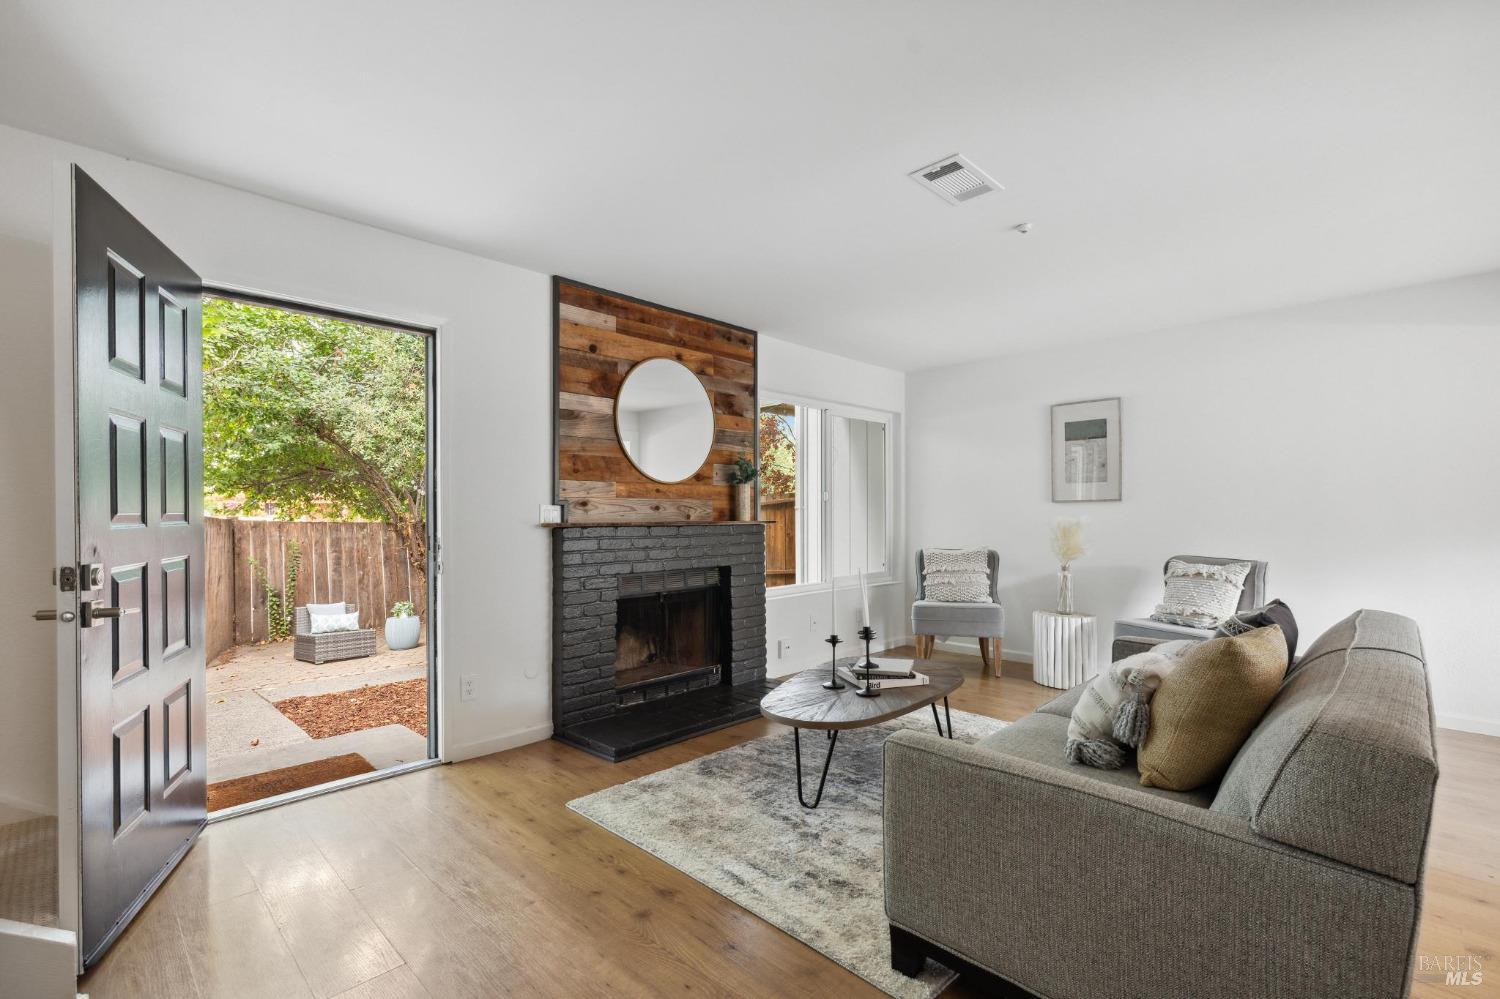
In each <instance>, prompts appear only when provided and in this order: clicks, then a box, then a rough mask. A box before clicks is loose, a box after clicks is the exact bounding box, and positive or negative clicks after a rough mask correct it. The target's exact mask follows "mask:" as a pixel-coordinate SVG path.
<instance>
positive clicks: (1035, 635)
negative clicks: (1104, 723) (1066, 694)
mask: <svg viewBox="0 0 1500 999" xmlns="http://www.w3.org/2000/svg"><path fill="white" fill-rule="evenodd" d="M1031 634H1032V642H1033V646H1032V648H1033V649H1034V652H1033V654H1032V663H1031V679H1032V680H1033V681H1034V682H1036V683H1039V684H1041V685H1042V686H1044V687H1061V688H1064V689H1066V688H1069V687H1076V686H1078V685H1079V684H1080V683H1082V682H1083V681H1085V680H1087V679H1089V678H1090V677H1092V676H1093V675H1094V674H1095V673H1097V672H1099V665H1098V655H1099V624H1098V619H1097V618H1095V617H1094V616H1093V615H1091V614H1059V613H1057V612H1056V611H1041V610H1039V611H1032V612H1031Z"/></svg>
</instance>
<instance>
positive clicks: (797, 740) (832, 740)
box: [792, 709, 935, 808]
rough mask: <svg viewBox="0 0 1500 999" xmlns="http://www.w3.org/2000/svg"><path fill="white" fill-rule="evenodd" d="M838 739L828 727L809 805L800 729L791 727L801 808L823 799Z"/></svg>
mask: <svg viewBox="0 0 1500 999" xmlns="http://www.w3.org/2000/svg"><path fill="white" fill-rule="evenodd" d="M934 710H935V709H934ZM838 741H839V730H838V729H836V728H831V729H828V755H827V756H825V757H823V774H822V776H821V777H819V778H818V793H817V794H816V795H814V796H813V800H812V804H810V805H809V804H808V803H807V797H806V795H804V794H803V793H802V730H801V729H800V728H795V727H794V728H793V729H792V752H793V753H794V754H795V755H796V757H797V801H798V802H799V803H800V804H801V805H802V807H803V808H817V807H818V802H820V801H822V800H823V784H824V783H825V782H826V781H827V780H828V764H830V763H832V762H833V747H834V745H835V744H837V743H838Z"/></svg>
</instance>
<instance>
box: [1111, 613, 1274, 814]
mask: <svg viewBox="0 0 1500 999" xmlns="http://www.w3.org/2000/svg"><path fill="white" fill-rule="evenodd" d="M1285 675H1286V639H1285V638H1283V637H1282V634H1281V628H1279V627H1278V626H1276V625H1274V624H1273V625H1271V626H1270V627H1269V628H1257V629H1255V630H1254V631H1247V632H1246V633H1245V634H1243V635H1235V636H1234V637H1232V638H1213V639H1210V640H1208V641H1206V642H1200V643H1199V644H1198V645H1195V646H1194V647H1193V648H1192V649H1191V650H1190V651H1189V652H1188V654H1187V655H1186V656H1184V657H1183V660H1182V662H1181V663H1180V664H1178V666H1177V668H1176V669H1175V670H1173V671H1172V672H1171V673H1170V674H1168V675H1167V676H1166V677H1165V678H1164V679H1163V680H1162V684H1161V689H1159V690H1158V691H1157V692H1156V696H1155V697H1154V698H1153V699H1152V701H1151V727H1150V729H1149V730H1148V731H1147V732H1146V738H1145V741H1143V742H1142V743H1141V748H1140V752H1139V753H1138V754H1137V756H1136V767H1137V768H1138V769H1139V770H1140V772H1141V783H1142V784H1144V785H1145V786H1146V787H1161V788H1167V789H1168V790H1172V791H1191V790H1193V789H1195V788H1199V787H1202V786H1203V785H1204V784H1207V783H1209V782H1211V781H1213V780H1216V779H1217V778H1218V777H1220V776H1222V775H1223V773H1224V771H1225V770H1226V769H1228V767H1229V764H1230V762H1231V761H1232V760H1233V759H1234V754H1235V753H1237V752H1239V750H1240V746H1241V745H1243V744H1244V742H1245V739H1246V738H1248V737H1249V735H1250V733H1251V731H1252V730H1254V728H1255V726H1256V724H1257V723H1258V722H1259V721H1260V717H1261V715H1263V714H1265V713H1266V708H1268V707H1270V705H1271V701H1272V700H1273V699H1274V698H1275V697H1276V691H1277V690H1278V689H1279V688H1280V687H1281V679H1282V677H1283V676H1285Z"/></svg>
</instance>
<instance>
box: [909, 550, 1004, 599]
mask: <svg viewBox="0 0 1500 999" xmlns="http://www.w3.org/2000/svg"><path fill="white" fill-rule="evenodd" d="M922 596H923V599H925V600H936V601H938V602H940V603H950V604H952V603H964V604H988V603H994V601H993V600H991V599H990V554H989V552H987V551H985V550H984V549H983V548H924V549H922Z"/></svg>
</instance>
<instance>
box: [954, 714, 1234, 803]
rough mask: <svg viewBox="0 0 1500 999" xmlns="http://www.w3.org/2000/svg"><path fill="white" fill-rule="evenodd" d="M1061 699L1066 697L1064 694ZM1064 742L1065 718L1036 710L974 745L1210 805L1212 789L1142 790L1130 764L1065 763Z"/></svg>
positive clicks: (1125, 786)
mask: <svg viewBox="0 0 1500 999" xmlns="http://www.w3.org/2000/svg"><path fill="white" fill-rule="evenodd" d="M1081 689H1082V688H1081V687H1075V688H1074V690H1081ZM1070 693H1071V691H1070ZM1063 696H1064V697H1066V696H1067V695H1066V694H1065V695H1063ZM1059 700H1061V698H1059ZM1067 741H1068V719H1067V716H1066V715H1056V714H1052V713H1051V712H1047V711H1037V712H1034V713H1032V714H1029V715H1027V716H1026V717H1024V718H1022V719H1020V720H1019V721H1014V722H1011V723H1010V724H1009V725H1007V726H1005V727H1004V728H1003V729H1001V730H1000V731H998V732H996V733H995V734H994V735H989V736H985V737H984V738H983V739H981V740H979V742H978V743H976V746H978V748H980V749H984V750H988V751H989V752H992V753H1002V754H1004V755H1006V756H1015V757H1019V758H1020V759H1023V760H1029V761H1031V762H1032V763H1040V764H1042V765H1044V766H1049V767H1054V768H1056V769H1058V770H1067V771H1070V772H1072V773H1075V774H1081V775H1083V776H1085V777H1088V778H1089V779H1091V780H1097V781H1100V782H1102V783H1105V784H1112V785H1114V786H1115V787H1123V788H1130V789H1131V790H1133V791H1139V792H1140V793H1141V794H1149V795H1153V796H1154V797H1158V798H1169V799H1171V800H1172V801H1181V802H1184V803H1186V804H1189V805H1194V806H1196V807H1198V808H1207V807H1208V806H1209V805H1211V804H1212V803H1213V800H1214V794H1213V789H1212V788H1200V789H1199V790H1197V791H1188V792H1185V793H1184V792H1181V791H1168V790H1165V789H1163V788H1157V787H1142V786H1141V776H1140V773H1139V772H1138V771H1137V770H1136V769H1135V767H1134V766H1132V765H1131V764H1130V762H1127V763H1126V764H1125V766H1124V767H1123V768H1121V769H1119V770H1096V769H1094V768H1093V767H1085V766H1082V765H1080V764H1077V763H1069V762H1068V761H1067V760H1066V759H1064V758H1063V746H1064V744H1065V743H1066V742H1067Z"/></svg>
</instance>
